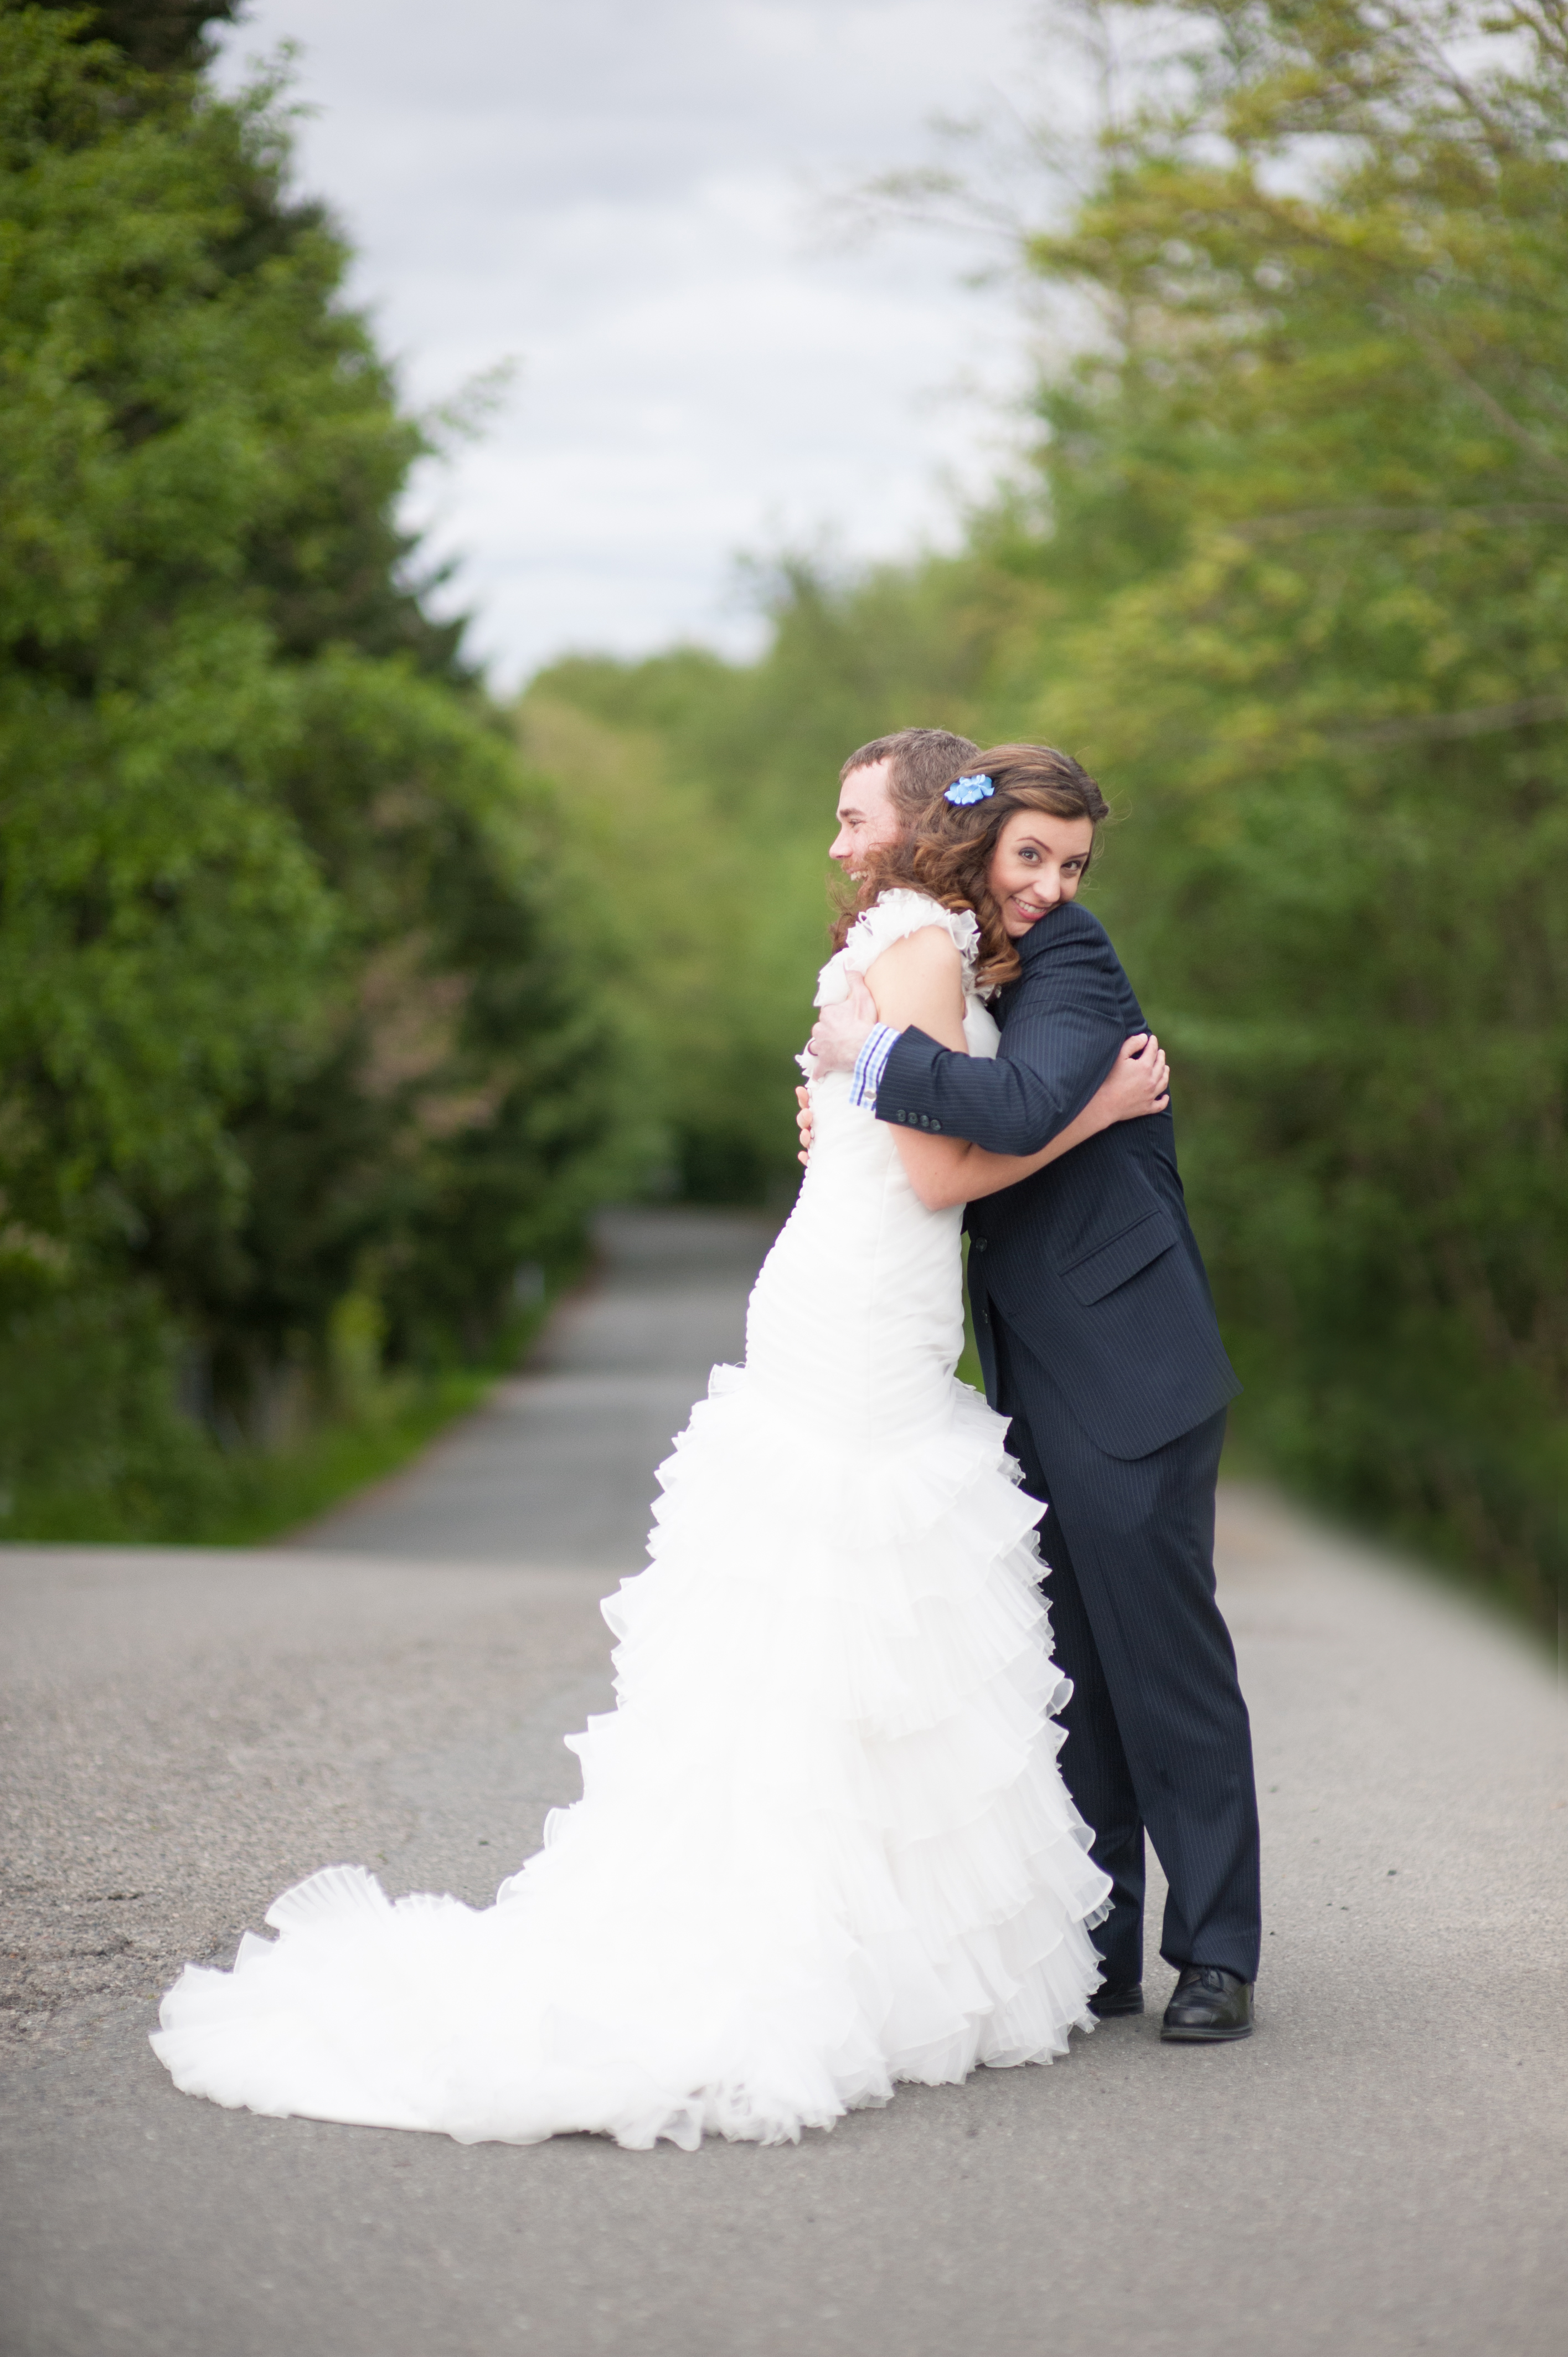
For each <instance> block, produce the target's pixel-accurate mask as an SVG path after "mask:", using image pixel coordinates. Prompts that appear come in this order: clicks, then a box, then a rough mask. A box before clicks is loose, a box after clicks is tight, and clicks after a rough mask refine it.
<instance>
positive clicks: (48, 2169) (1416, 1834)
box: [0, 1213, 1568, 2357]
mask: <svg viewBox="0 0 1568 2357" xmlns="http://www.w3.org/2000/svg"><path fill="white" fill-rule="evenodd" d="M764 1241H765V1239H764V1238H763V1237H762V1235H761V1233H760V1232H759V1231H758V1230H757V1229H756V1228H755V1227H753V1226H751V1225H749V1224H748V1223H747V1222H744V1221H738V1220H723V1219H718V1218H707V1217H703V1216H701V1215H694V1214H686V1215H682V1214H679V1213H665V1214H649V1215H639V1216H635V1217H634V1216H631V1215H623V1216H622V1217H621V1218H620V1219H619V1220H618V1222H613V1223H612V1224H611V1226H610V1229H609V1231H608V1233H607V1242H608V1244H609V1247H610V1270H609V1275H608V1278H607V1282H606V1283H605V1284H604V1285H603V1286H602V1287H601V1288H600V1289H599V1290H598V1291H597V1292H596V1293H595V1294H593V1295H591V1296H589V1297H585V1298H584V1299H582V1300H581V1301H579V1302H578V1303H576V1304H575V1305H573V1307H572V1308H570V1309H569V1310H568V1311H567V1312H566V1314H565V1315H564V1317H563V1318H561V1319H560V1320H559V1321H558V1324H557V1326H556V1329H555V1330H554V1333H553V1338H552V1341H551V1344H550V1347H549V1350H548V1351H547V1353H546V1354H545V1355H544V1356H542V1358H541V1359H540V1360H539V1361H536V1362H535V1364H534V1366H533V1367H532V1369H531V1370H530V1372H527V1373H526V1374H524V1375H521V1376H520V1377H519V1378H517V1379H516V1381H514V1382H513V1383H509V1384H506V1385H503V1386H502V1388H501V1391H500V1392H499V1394H498V1396H497V1397H496V1399H495V1401H494V1402H493V1404H492V1405H490V1406H489V1408H487V1409H486V1410H485V1411H484V1412H483V1413H482V1414H481V1415H478V1416H477V1417H475V1418H474V1419H472V1420H471V1421H470V1422H469V1424H468V1425H467V1426H465V1427H464V1428H463V1429H461V1430H460V1431H458V1432H457V1433H456V1434H455V1435H454V1436H453V1437H450V1438H448V1439H447V1440H446V1441H445V1442H443V1443H442V1444H440V1445H439V1446H437V1447H436V1448H435V1449H433V1450H432V1451H431V1452H430V1453H429V1455H428V1456H427V1457H426V1458H425V1459H424V1462H423V1464H422V1465H420V1466H419V1467H418V1468H416V1469H414V1470H413V1472H412V1473H410V1474H408V1475H406V1476H403V1477H402V1478H401V1479H399V1480H396V1481H393V1482H391V1483H388V1484H387V1485H385V1487H384V1488H382V1489H381V1490H380V1491H377V1492H375V1493H373V1494H372V1495H371V1496H370V1497H369V1498H367V1499H365V1500H363V1501H360V1503H359V1504H357V1505H355V1506H353V1507H350V1508H349V1509H347V1510H346V1511H344V1512H340V1513H339V1514H338V1515H336V1516H334V1517H333V1518H331V1519H330V1520H329V1521H328V1522H326V1523H322V1524H321V1525H319V1526H318V1527H317V1529H316V1530H315V1531H313V1532H311V1533H308V1534H306V1537H305V1539H304V1541H303V1542H302V1543H301V1544H298V1545H295V1546H293V1547H278V1548H274V1549H269V1550H256V1551H254V1552H251V1553H243V1554H242V1553H221V1552H217V1551H202V1550H177V1549H161V1548H160V1549H152V1548H149V1549H128V1548H127V1549H116V1548H54V1549H49V1548H26V1547H16V1548H10V1549H4V1550H0V1587H3V1594H4V1609H5V1631H6V1644H5V1668H4V1673H3V1678H4V1684H3V1696H0V1708H3V1711H4V1719H5V1742H6V1747H7V1754H8V1760H9V1770H8V1783H7V1789H6V1797H5V1820H4V1823H5V1835H4V1846H5V1929H6V1934H7V1936H6V1938H5V1949H6V1951H7V1952H8V1966H7V1969H8V1971H9V1973H10V1975H11V1976H12V1977H11V1983H10V1989H9V2011H8V2015H7V2018H9V2019H10V2020H11V2021H12V2022H13V2023H14V2024H15V2036H14V2040H13V2043H12V2046H11V2049H10V2062H9V2068H8V2071H7V2072H6V2077H5V2090H4V2103H3V2108H4V2129H3V2133H4V2142H5V2159H6V2174H7V2182H6V2186H5V2191H4V2194H3V2195H0V2218H3V2220H4V2232H5V2286H4V2293H3V2297H4V2309H3V2313H4V2317H5V2323H4V2326H3V2328H0V2348H3V2349H4V2351H5V2357H122V2352H124V2357H263V2352H268V2357H270V2352H274V2351H277V2350H280V2349H282V2350H287V2351H290V2352H294V2357H508V2352H514V2351H524V2352H527V2351H532V2352H549V2357H596V2352H607V2353H608V2357H631V2352H637V2357H675V2353H676V2352H680V2357H840V2352H843V2357H849V2352H854V2357H958V2352H965V2357H970V2353H971V2352H972V2357H1036V2352H1041V2357H1045V2352H1050V2357H1090V2352H1092V2357H1103V2352H1105V2351H1106V2350H1108V2349H1114V2350H1117V2351H1125V2352H1134V2357H1144V2352H1151V2353H1152V2352H1159V2357H1165V2352H1170V2357H1178V2353H1179V2357H1190V2352H1203V2357H1297V2352H1301V2357H1306V2352H1320V2351H1321V2352H1326V2357H1328V2352H1332V2357H1361V2352H1367V2357H1372V2352H1378V2357H1381V2353H1382V2352H1390V2357H1404V2352H1415V2351H1421V2352H1454V2357H1480V2352H1487V2357H1490V2352H1509V2357H1527V2353H1528V2357H1533V2353H1534V2352H1543V2353H1544V2352H1551V2357H1561V2352H1563V2349H1564V2348H1565V2347H1568V2234H1565V2233H1564V2226H1565V2222H1568V2221H1565V2217H1564V2210H1565V2200H1564V2197H1565V2194H1568V2006H1565V1993H1564V1975H1563V1953H1564V1943H1563V1935H1564V1931H1565V1928H1568V1925H1565V1917H1568V1742H1565V1736H1568V1708H1565V1707H1564V1704H1563V1699H1562V1696H1561V1695H1560V1693H1559V1691H1558V1690H1557V1688H1556V1686H1555V1684H1554V1681H1553V1679H1552V1675H1551V1674H1550V1672H1549V1670H1548V1669H1547V1668H1545V1667H1544V1666H1543V1665H1542V1664H1541V1663H1540V1662H1538V1661H1537V1660H1536V1659H1535V1658H1534V1657H1533V1656H1532V1655H1531V1654H1530V1653H1529V1652H1527V1651H1526V1650H1524V1649H1523V1647H1522V1646H1521V1645H1520V1643H1519V1642H1518V1641H1517V1640H1516V1639H1515V1638H1514V1637H1513V1636H1512V1635H1511V1634H1510V1633H1509V1631H1506V1630H1504V1629H1502V1628H1500V1627H1499V1626H1498V1625H1496V1624H1495V1623H1493V1622H1490V1621H1488V1620H1486V1619H1485V1618H1483V1617H1481V1616H1480V1615H1478V1614H1477V1613H1476V1612H1475V1611H1474V1610H1473V1609H1470V1608H1469V1607H1468V1606H1466V1605H1465V1604H1464V1603H1462V1602H1461V1601H1459V1600H1458V1599H1456V1598H1454V1597H1452V1596H1451V1595H1449V1594H1448V1593H1447V1592H1445V1591H1444V1589H1443V1588H1442V1587H1439V1586H1437V1585H1435V1584H1431V1583H1427V1582H1424V1581H1423V1580H1422V1579H1420V1578H1417V1577H1412V1576H1411V1575H1409V1574H1407V1573H1404V1572H1402V1571H1401V1570H1400V1569H1399V1568H1398V1567H1397V1566H1391V1565H1390V1564H1388V1563H1387V1562H1385V1561H1383V1560H1380V1559H1379V1558H1377V1557H1376V1556H1374V1555H1371V1554H1369V1553H1368V1552H1366V1551H1364V1550H1362V1549H1360V1548H1359V1547H1357V1546H1355V1545H1354V1544H1349V1543H1348V1542H1345V1541H1343V1540H1340V1539H1338V1538H1337V1537H1335V1536H1334V1535H1332V1534H1326V1533H1324V1532H1322V1531H1320V1530H1317V1529H1315V1528H1313V1527H1311V1526H1309V1525H1307V1524H1305V1523H1302V1522H1300V1521H1298V1520H1296V1519H1295V1518H1294V1517H1293V1516H1291V1515H1290V1514H1288V1513H1287V1512H1285V1511H1284V1510H1283V1509H1282V1508H1281V1507H1280V1506H1278V1505H1277V1504H1276V1503H1274V1502H1273V1501H1270V1500H1269V1499H1268V1498H1267V1497H1266V1496H1264V1495H1262V1494H1252V1493H1249V1492H1246V1491H1233V1492H1231V1493H1230V1495H1229V1497H1228V1500H1227V1502H1226V1504H1225V1509H1224V1515H1223V1544H1222V1577H1223V1583H1224V1594H1225V1599H1226V1604H1227V1609H1228V1610H1229V1612H1230V1619H1231V1623H1232V1626H1233V1627H1234V1629H1235V1631H1236V1635H1237V1640H1238V1643H1239V1646H1240V1653H1241V1660H1242V1670H1243V1675H1244V1678H1245V1682H1246V1685H1247V1689H1248V1693H1249V1695H1250V1697H1251V1703H1252V1708H1253V1715H1254V1722H1255V1726H1256V1730H1257V1741H1258V1755H1259V1766H1260V1777H1261V1783H1262V1795H1263V1808H1264V1815H1265V1843H1266V1850H1265V1863H1266V1872H1267V1890H1268V1910H1269V1917H1268V1920H1269V1925H1270V1931H1269V1936H1268V1938H1267V1940H1266V1941H1265V1950H1266V1956H1265V1968H1264V1976H1263V1980H1262V1989H1261V1995H1260V2007H1259V2009H1260V2017H1261V2026H1260V2029H1259V2033H1258V2035H1257V2036H1256V2038H1254V2039H1253V2040H1251V2042H1250V2043H1249V2044H1246V2045H1242V2046H1237V2047H1230V2048H1221V2049H1215V2050H1201V2049H1190V2048H1187V2049H1183V2048H1162V2047H1161V2046H1160V2044H1159V2043H1158V2039H1157V2027H1158V2024H1157V2018H1156V2016H1155V2015H1154V2014H1151V2015H1150V2016H1149V2017H1147V2018H1144V2020H1143V2021H1136V2022H1126V2023H1117V2024H1111V2025H1107V2026H1106V2027H1104V2028H1102V2029H1100V2030H1099V2031H1098V2032H1097V2033H1096V2034H1095V2035H1094V2036H1093V2037H1092V2038H1089V2039H1083V2040H1075V2041H1074V2050H1073V2052H1072V2054H1071V2056H1070V2057H1069V2059H1068V2060H1067V2061H1065V2062H1062V2063H1058V2065H1057V2066H1056V2067H1055V2068H1054V2069H1053V2070H1051V2071H1049V2072H1044V2071H1034V2070H1030V2071H1016V2072H980V2073H979V2074H978V2075H977V2076H976V2077H975V2078H974V2079H972V2081H971V2082H970V2083H969V2084H968V2085H966V2086H964V2087H960V2088H940V2089H926V2088H918V2089H906V2090H905V2091H904V2092H903V2093H900V2094H899V2096H898V2097H897V2101H896V2102H895V2103H894V2104H892V2105H891V2106H890V2107H889V2108H888V2109H887V2110H886V2111H884V2112H871V2113H862V2114H858V2115H855V2116H854V2117H852V2118H851V2119H849V2120H846V2121H844V2122H843V2123H841V2125H840V2126H838V2128H837V2129H835V2130H834V2132H833V2133H832V2135H831V2136H822V2135H813V2136H808V2137H807V2138H805V2139H804V2140H803V2141H802V2143H800V2145H798V2146H788V2147H783V2148H781V2149H777V2150H770V2151H759V2150H757V2149H756V2148H754V2147H746V2146H741V2147H731V2146H726V2145H724V2144H716V2145H708V2146H705V2147H703V2150H702V2151H701V2152H699V2153H697V2154H695V2155H686V2154H682V2153H678V2152H675V2151H673V2150H672V2149H671V2148H669V2147H662V2148H660V2150H659V2151H657V2152H655V2153H651V2154H636V2153H623V2152H619V2151H618V2150H617V2149H615V2148H614V2147H611V2146H607V2145H605V2144H603V2143H601V2142H599V2141H597V2140H596V2139H594V2138H589V2137H570V2138H563V2139H558V2140H557V2141H555V2142H553V2143H552V2144H550V2145H546V2146H542V2147H532V2148H528V2149H514V2148H510V2147H501V2146H494V2145H486V2146H478V2147H471V2148H467V2149H464V2148H462V2147H458V2146H456V2145H454V2144H451V2143H449V2142H448V2141H447V2140H446V2138H444V2137H436V2136H406V2135H397V2134H393V2133H389V2132H383V2131H380V2130H370V2129H360V2128H348V2127H335V2126H325V2125H321V2124H318V2123H313V2122H309V2121H277V2120H261V2119H256V2118H252V2116H251V2115H249V2114H244V2113H240V2114H233V2113H228V2112H223V2111H220V2110H218V2109H217V2108H216V2107H214V2106H212V2105H209V2104H200V2103H196V2102H192V2101H190V2100H188V2098H186V2097H184V2096H181V2095H178V2094H177V2093H175V2092H174V2090H173V2088H172V2087H171V2086H170V2085H169V2083H168V2082H167V2081H166V2078H165V2077H164V2074H163V2073H162V2072H161V2071H160V2070H159V2069H158V2068H157V2066H156V2063H155V2062H154V2061H153V2059H152V2056H151V2054H150V2053H149V2051H148V2050H147V2046H146V2043H145V2035H146V2031H147V2029H148V2028H149V2027H150V2025H151V2023H152V2020H153V2017H154V2003H153V2000H154V1996H155V1994H156V1991H157V1990H158V1988H160V1987H161V1986H163V1984H164V1983H165V1982H166V1980H167V1979H168V1978H169V1977H170V1976H171V1975H172V1974H173V1972H174V1971H175V1970H176V1969H177V1966H178V1964H179V1963H180V1962H181V1961H182V1959H183V1958H184V1957H186V1956H188V1955H191V1956H200V1957H204V1958H214V1957H215V1958H219V1959H222V1960H224V1961H227V1959H228V1957H229V1956H230V1955H231V1953H232V1950H233V1947H234V1943H235V1940H236V1937H237V1935H238V1933H239V1932H240V1930H241V1929H242V1927H243V1926H245V1925H246V1924H250V1925H252V1927H259V1924H260V1919H261V1916H262V1913H263V1909H264V1908H265V1906H266V1903H267V1901H268V1900H269V1899H270V1898H271V1897H272V1896H273V1895H274V1893H275V1892H276V1891H277V1890H279V1889H282V1888H283V1887H284V1886H285V1884H286V1883H288V1882H289V1881H290V1880H292V1879H294V1878H296V1877H298V1876H299V1875H301V1874H303V1873H306V1872H307V1871H309V1870H310V1869H311V1868H312V1867H316V1866H318V1865H320V1864H323V1863H325V1862H327V1861H328V1860H329V1859H332V1858H342V1857H349V1858H356V1857H357V1858H364V1859H366V1860H368V1861H369V1862H371V1864H373V1865H375V1866H376V1867H378V1869H379V1870H380V1871H381V1873H382V1875H383V1876H384V1878H386V1880H387V1881H388V1883H389V1884H390V1886H391V1887H392V1889H395V1890H402V1889H413V1888H428V1887H435V1888H439V1889H455V1890H456V1891H459V1892H460V1893H462V1894H463V1895H464V1896H465V1897H467V1898H468V1899H470V1900H484V1899H486V1898H487V1897H488V1896H489V1892H490V1890H491V1889H492V1888H493V1885H494V1883H495V1882H496V1881H497V1879H499V1877H500V1876H501V1875H502V1874H503V1873H505V1872H507V1871H508V1870H510V1867H512V1866H513V1865H514V1864H515V1863H516V1861H517V1859H518V1858H519V1857H521V1856H522V1855H524V1854H525V1853H526V1852H527V1851H528V1850H529V1849H530V1848H532V1846H534V1843H535V1841H536V1839H537V1836H538V1832H539V1826H540V1823H541V1820H542V1814H543V1812H544V1810H545V1809H546V1808H547V1807H549V1806H551V1805H553V1803H555V1802H556V1801H559V1800H562V1799H564V1798H568V1797H569V1796H570V1795H571V1793H572V1792H573V1791H574V1790H575V1762H574V1761H573V1760H572V1758H571V1756H570V1755H569V1754H568V1753H567V1752H566V1751H564V1749H563V1748H562V1746H561V1743H560V1739H559V1738H560V1736H561V1734H562V1732H563V1731H564V1730H565V1729H568V1728H570V1727H575V1726H577V1725H580V1724H581V1721H582V1718H583V1716H584V1713H585V1711H586V1710H588V1709H592V1708H597V1707H601V1706H603V1703H604V1700H605V1698H606V1695H607V1681H606V1655H607V1633H606V1631H605V1630H604V1627H603V1625H602V1623H601V1621H600V1620H599V1618H598V1614H597V1609H596V1607H597V1600H598V1598H599V1597H600V1595H601V1594H603V1593H604V1592H606V1590H607V1588H608V1587H612V1586H613V1585H614V1583H615V1580H616V1578H617V1577H618V1576H619V1575H620V1574H622V1573H623V1572H625V1571H628V1570H630V1569H633V1568H635V1566H636V1565H637V1563H638V1561H639V1542H640V1537H641V1534H642V1530H643V1528H644V1524H645V1521H646V1512H645V1509H646V1504H647V1498H648V1493H649V1490H650V1474H651V1469H652V1466H653V1464H654V1463H655V1461H656V1460H657V1458H659V1456H660V1454H662V1452H663V1448H664V1445H665V1443H666V1442H667V1440H668V1437H669V1436H670V1434H671V1431H673V1430H674V1429H675V1427H676V1426H678V1425H679V1423H680V1422H681V1421H682V1417H683V1414H684V1411H685V1408H686V1405H687V1404H688V1403H689V1401H690V1400H691V1398H692V1397H693V1395H694V1394H696V1392H697V1391H698V1390H699V1389H700V1388H701V1386H702V1383H703V1377H704V1375H705V1372H706V1368H707V1365H708V1362H709V1361H710V1360H712V1359H714V1358H717V1357H735V1356H736V1355H738V1352H739V1348H740V1330H741V1329H740V1312H741V1305H742V1300H743V1297H744V1291H745V1286H746V1279H747V1275H748V1273H749V1271H750V1269H751V1267H752V1266H753V1265H755V1262H756V1259H757V1254H758V1253H759V1251H760V1249H761V1245H762V1243H763V1242H764ZM743 1539H744V1534H738V1533H737V1541H743ZM1149 1979H1150V1988H1151V1996H1152V1997H1155V1999H1163V1996H1164V1993H1165V1987H1166V1986H1167V1985H1168V1979H1169V1975H1168V1974H1167V1973H1166V1972H1165V1968H1164V1967H1163V1966H1161V1965H1160V1964H1158V1962H1157V1960H1156V1959H1155V1957H1154V1955H1153V1953H1152V1951H1151V1956H1150V1974H1149Z"/></svg>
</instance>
